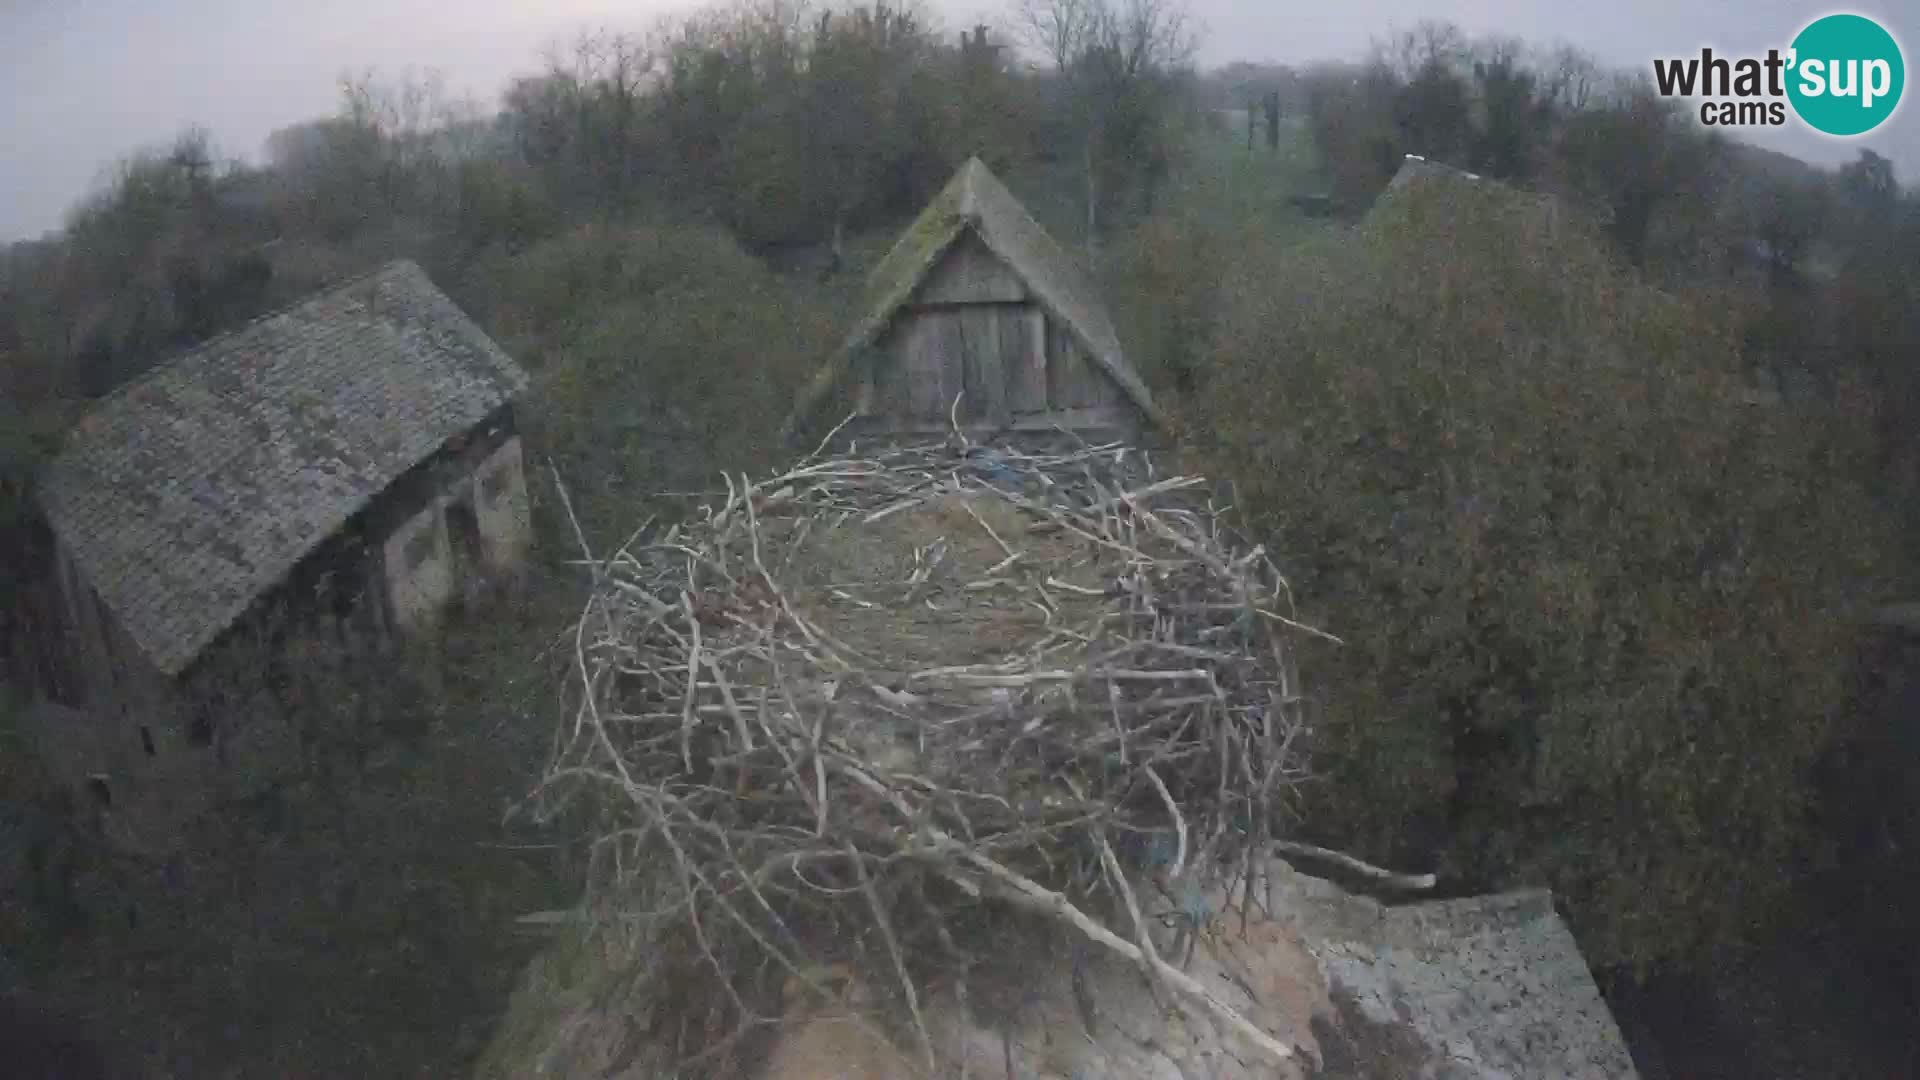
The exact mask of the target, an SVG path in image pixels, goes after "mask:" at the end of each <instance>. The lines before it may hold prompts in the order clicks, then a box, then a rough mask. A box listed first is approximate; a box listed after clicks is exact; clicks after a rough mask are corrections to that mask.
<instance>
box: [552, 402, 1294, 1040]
mask: <svg viewBox="0 0 1920 1080" xmlns="http://www.w3.org/2000/svg"><path fill="white" fill-rule="evenodd" d="M958 406H959V400H958V399H957V398H956V400H955V401H954V403H953V405H952V406H951V407H950V409H949V412H950V415H952V416H957V409H958ZM959 430H960V429H959V426H958V425H957V424H956V425H955V431H956V433H958V432H959ZM723 482H724V485H725V490H724V492H716V493H715V495H716V501H717V502H718V503H719V505H718V506H717V507H714V506H709V507H703V508H701V509H700V510H699V511H698V513H697V514H696V515H694V516H693V517H691V518H690V519H688V520H686V521H682V522H679V523H677V524H674V525H672V526H671V527H668V528H666V529H665V530H664V531H661V530H660V528H659V527H658V526H655V527H654V528H653V529H651V530H642V532H641V533H639V534H636V535H635V536H634V537H631V538H629V540H628V541H627V543H625V544H623V545H622V546H621V547H620V548H618V549H617V550H616V551H615V552H614V553H613V554H612V555H609V556H606V557H604V558H600V559H596V558H595V557H594V555H593V553H592V552H590V551H587V550H586V549H585V547H584V542H583V546H582V553H583V556H584V557H585V560H586V562H587V563H588V564H589V565H590V566H591V567H592V569H593V572H594V577H593V593H592V596H591V597H590V598H589V600H588V602H587V603H586V604H585V605H584V607H583V609H582V612H581V616H580V619H579V621H578V624H577V625H576V627H575V632H574V649H575V657H574V661H575V663H574V670H575V685H574V687H573V698H572V700H571V701H570V702H569V710H568V712H567V715H566V720H565V723H564V724H563V725H562V727H561V730H560V731H559V732H558V733H557V735H556V739H555V741H554V744H553V747H554V749H553V760H552V762H551V763H550V764H549V767H548V770H547V774H546V779H545V782H544V784H543V787H542V790H541V794H542V795H543V796H544V797H546V798H545V799H544V801H545V802H547V803H549V804H551V805H552V806H555V807H560V806H563V805H574V806H578V805H579V804H581V803H582V802H583V801H584V802H585V803H586V804H587V805H589V806H591V807H592V808H593V809H594V810H595V811H596V817H595V826H594V827H595V828H596V829H598V830H599V835H600V836H604V837H607V838H609V841H610V842H609V844H607V845H605V846H606V847H607V849H608V850H609V852H610V857H608V858H605V859H602V860H600V861H599V863H597V864H596V865H597V866H598V870H597V871H596V876H595V877H594V879H593V880H592V882H591V883H590V884H591V888H592V889H593V895H594V897H597V898H598V899H597V901H595V902H593V903H590V904H589V905H588V908H589V909H590V910H595V911H604V910H608V909H609V907H611V908H613V909H617V910H620V911H622V912H623V914H622V918H625V919H629V920H634V919H637V920H640V921H642V922H644V923H646V924H647V926H648V927H649V931H650V933H651V934H652V939H653V940H654V941H655V942H657V943H658V947H657V951H656V956H655V960H656V961H657V963H656V967H655V969H654V970H652V971H650V972H649V975H648V977H651V978H662V979H673V980H675V985H676V988H677V993H676V994H675V995H674V998H675V1001H676V1003H677V1006H676V1007H678V1008H680V1009H682V1010H683V1014H684V1016H685V1017H687V1018H689V1019H688V1026H689V1029H691V1030H698V1031H708V1032H713V1033H715V1034H714V1036H713V1037H714V1038H720V1037H722V1036H723V1035H725V1034H726V1033H737V1032H738V1031H739V1030H741V1028H742V1025H744V1024H747V1023H750V1022H757V1018H758V1017H760V1016H763V1015H766V1014H767V1011H768V1010H771V1009H773V1008H775V1007H777V1001H778V998H779V993H780V992H781V989H782V984H779V983H778V980H779V978H780V977H781V976H782V975H785V976H789V977H798V976H799V975H800V973H804V972H810V971H818V970H822V969H823V968H825V967H828V966H831V965H835V964H841V965H846V964H854V965H858V964H860V963H869V964H872V965H873V968H872V970H870V971H866V972H864V976H865V978H866V984H867V985H883V984H885V983H888V982H891V983H896V984H898V985H899V986H900V987H901V990H902V994H901V995H900V997H901V1001H902V1002H903V1006H904V1013H905V1015H904V1016H898V1017H896V1019H898V1020H899V1021H900V1022H901V1024H902V1025H903V1026H906V1025H910V1026H911V1030H913V1031H914V1032H915V1037H916V1038H917V1039H918V1040H919V1041H920V1044H921V1046H920V1049H921V1052H922V1054H923V1055H927V1056H929V1059H930V1063H931V1055H932V1053H933V1046H932V1040H931V1036H930V1033H929V1030H928V1028H927V1026H926V1022H925V1017H924V1016H923V1015H922V1012H923V1003H924V1002H925V1001H926V1000H927V996H926V995H927V992H928V989H929V987H930V986H931V984H932V983H934V982H935V981H945V982H947V984H949V985H951V981H952V980H951V978H949V976H951V975H953V972H952V971H950V970H948V969H950V968H953V967H956V966H957V967H960V968H961V970H960V971H959V977H960V979H961V980H962V982H963V983H964V978H965V973H964V964H963V963H962V958H963V957H964V956H965V955H976V956H977V955H979V954H980V953H981V952H984V951H989V950H990V949H991V947H992V946H991V943H990V942H980V941H964V942H956V941H955V936H956V934H957V933H958V928H959V927H960V926H962V925H971V926H977V925H979V921H980V919H982V918H985V917H993V918H1013V917H1016V916H1015V915H1014V914H1012V913H1013V912H1015V911H1018V912H1024V913H1026V914H1025V915H1024V916H1019V917H1024V918H1031V917H1032V916H1033V915H1036V914H1038V915H1041V916H1044V917H1045V918H1048V919H1051V920H1056V921H1058V922H1059V923H1061V924H1062V925H1064V926H1067V927H1071V928H1072V929H1073V930H1074V931H1075V932H1076V933H1077V934H1080V935H1083V936H1085V937H1087V938H1088V939H1089V940H1091V941H1093V942H1095V943H1096V944H1099V945H1100V946H1102V947H1104V948H1107V949H1110V950H1113V951H1114V952H1116V953H1117V954H1118V955H1120V956H1122V957H1124V958H1126V959H1128V960H1130V961H1131V962H1133V963H1136V964H1140V965H1142V966H1143V967H1144V968H1145V969H1146V970H1147V971H1149V972H1150V974H1151V975H1152V976H1153V978H1154V979H1156V980H1157V981H1159V982H1161V983H1163V984H1164V985H1166V986H1168V987H1171V988H1172V989H1174V990H1175V991H1177V992H1178V993H1179V994H1180V995H1181V996H1182V997H1184V998H1185V999H1186V1000H1187V1001H1189V1002H1190V1003H1191V1004H1192V1005H1193V1006H1195V1007H1197V1008H1199V1009H1201V1010H1203V1011H1205V1012H1207V1013H1210V1014H1211V1015H1213V1016H1214V1017H1215V1018H1216V1019H1217V1020H1218V1021H1219V1022H1220V1023H1222V1024H1223V1025H1225V1026H1226V1027H1228V1028H1230V1029H1232V1030H1234V1031H1235V1032H1237V1033H1239V1034H1240V1035H1242V1036H1244V1037H1245V1038H1247V1039H1248V1040H1250V1041H1251V1042H1252V1043H1253V1044H1254V1045H1256V1046H1258V1047H1260V1048H1261V1049H1262V1050H1263V1051H1264V1052H1266V1053H1267V1054H1268V1055H1269V1056H1271V1057H1273V1058H1274V1059H1275V1060H1282V1059H1285V1058H1286V1057H1288V1056H1289V1055H1290V1053H1291V1052H1290V1050H1289V1049H1288V1048H1287V1047H1285V1046H1283V1045H1281V1044H1280V1043H1279V1042H1277V1041H1276V1040H1274V1039H1272V1037H1271V1036H1269V1035H1267V1034H1266V1033H1265V1032H1263V1031H1261V1030H1260V1029H1259V1028H1258V1027H1257V1026H1256V1025H1254V1024H1253V1023H1252V1022H1251V1021H1249V1020H1248V1019H1247V1018H1246V1017H1244V1016H1242V1015H1240V1014H1238V1013H1237V1012H1235V1011H1234V1010H1233V1009H1232V1008H1230V1007H1228V1006H1227V1005H1226V1004H1225V1003H1223V1002H1221V1001H1220V1000H1218V999H1217V998H1216V997H1214V996H1212V995H1211V994H1209V993H1208V992H1207V990H1206V989H1205V988H1204V987H1203V986H1201V985H1200V984H1199V983H1197V982H1195V981H1194V980H1193V979H1192V978H1190V977H1189V976H1187V975H1186V974H1185V973H1184V972H1182V971H1180V970H1179V968H1178V967H1177V966H1175V965H1173V964H1170V963H1168V962H1167V961H1166V960H1164V959H1162V958H1161V957H1160V956H1159V955H1158V954H1157V953H1156V952H1155V949H1154V946H1153V943H1152V939H1151V937H1150V936H1149V934H1148V932H1147V929H1148V926H1149V924H1150V923H1151V922H1152V921H1153V920H1154V919H1155V918H1157V917H1159V916H1161V915H1162V914H1163V913H1162V912H1159V911H1149V910H1147V909H1146V908H1145V907H1144V906H1143V902H1152V903H1156V904H1157V903H1160V902H1161V900H1160V898H1159V897H1157V896H1155V895H1153V894H1151V893H1148V892H1136V890H1134V889H1133V888H1132V886H1131V884H1130V882H1129V879H1130V876H1131V875H1136V874H1146V875H1149V877H1157V876H1158V875H1166V876H1167V877H1168V878H1170V879H1173V880H1176V881H1178V882H1180V883H1181V886H1182V888H1189V887H1191V888H1201V889H1209V888H1224V889H1225V894H1226V895H1244V894H1245V893H1246V892H1247V891H1248V890H1244V889H1242V890H1241V891H1240V893H1238V894H1236V893H1234V891H1233V888H1232V886H1233V885H1234V883H1235V882H1236V881H1239V880H1242V879H1243V878H1244V877H1245V875H1246V874H1247V872H1248V871H1247V869H1246V868H1247V867H1248V866H1250V865H1251V860H1252V859H1253V857H1254V855H1255V853H1260V854H1264V853H1267V852H1271V851H1273V850H1274V849H1275V845H1276V844H1280V843H1283V841H1282V838H1281V837H1279V836H1278V835H1276V833H1275V829H1276V828H1277V825H1278V822H1279V821H1280V820H1281V819H1282V818H1283V816H1284V814H1283V810H1284V808H1285V806H1286V805H1287V803H1288V800H1289V799H1291V797H1292V789H1293V787H1294V786H1295V785H1296V784H1298V783H1299V782H1300V781H1301V780H1303V779H1304V778H1305V776H1306V762H1305V760H1304V740H1303V739H1299V738H1297V737H1296V736H1298V735H1299V733H1300V732H1301V731H1302V730H1304V727H1305V725H1304V723H1303V721H1302V718H1301V716H1300V712H1299V710H1300V700H1301V694H1300V690H1299V685H1298V676H1297V674H1296V673H1295V671H1294V668H1293V650H1294V644H1295V641H1296V640H1297V638H1298V636H1299V635H1301V634H1303V633H1304V634H1319V633H1320V632H1319V631H1317V630H1314V629H1313V628H1311V627H1306V626H1303V625H1301V624H1300V623H1299V621H1298V620H1297V619H1296V618H1294V617H1293V615H1292V605H1291V599H1290V595H1289V593H1288V589H1287V584H1286V582H1285V580H1284V579H1283V578H1281V576H1280V574H1279V571H1278V570H1277V569H1276V568H1275V566H1274V563H1273V561H1272V560H1271V559H1270V558H1269V557H1268V556H1267V554H1266V552H1265V551H1264V550H1263V549H1260V548H1257V547H1253V546H1251V545H1242V546H1238V547H1236V546H1235V543H1234V538H1233V534H1232V533H1231V531H1230V530H1228V529H1226V528H1224V527H1223V526H1222V525H1221V523H1220V522H1219V521H1218V519H1217V515H1216V514H1215V513H1214V512H1213V510H1212V509H1211V508H1210V507H1209V506H1206V505H1201V504H1199V503H1197V502H1195V501H1194V500H1193V499H1192V497H1191V496H1190V495H1189V494H1188V493H1189V492H1191V491H1193V490H1195V489H1197V488H1200V487H1201V486H1202V485H1201V482H1200V480H1199V479H1198V478H1195V477H1189V476H1156V475H1155V474H1154V473H1153V472H1152V471H1151V468H1150V466H1148V464H1147V463H1146V461H1145V459H1144V457H1143V456H1142V455H1139V454H1137V453H1134V452H1132V451H1129V450H1128V449H1127V448H1126V447H1123V446H1119V445H1115V444H1107V445H1101V446H1088V445H1086V444H1085V443H1083V442H1078V441H1077V440H1075V441H1074V444H1072V445H1066V446H1064V447H1063V448H1058V449H1049V450H1038V449H1031V448H1029V449H1020V448H1016V447H1013V446H984V445H979V444H971V443H968V442H967V441H966V440H965V439H964V437H962V438H957V439H948V440H946V441H943V442H938V443H930V444H926V445H918V446H908V447H896V448H889V449H886V450H882V451H878V452H869V453H866V454H863V455H850V454H849V455H839V456H834V455H831V454H829V453H828V452H827V446H826V444H824V443H823V444H822V446H821V447H820V448H818V449H816V450H815V452H814V453H812V454H809V455H808V456H807V457H805V458H802V459H800V461H799V462H798V463H796V465H795V466H794V467H793V468H791V469H788V470H785V471H783V472H780V473H778V474H776V475H773V476H769V477H766V478H764V479H760V480H754V479H753V478H751V477H744V476H727V477H725V478H723ZM569 509H570V507H569ZM886 536H896V537H897V536H909V537H911V538H912V539H911V540H910V541H909V540H887V541H884V542H883V541H882V540H881V539H878V538H881V537H886ZM582 539H583V540H584V538H582ZM862 545H865V546H862ZM849 552H853V553H854V554H849ZM823 560H824V561H823ZM929 609H931V610H929ZM949 639H952V640H949ZM583 797H584V799H583ZM556 812H557V811H556ZM1169 836H1171V837H1173V838H1174V840H1173V844H1172V848H1173V850H1172V851H1171V852H1168V851H1164V850H1161V849H1160V847H1159V846H1158V845H1159V844H1160V842H1161V840H1162V839H1164V838H1166V837H1169ZM599 846H600V845H596V848H598V847H599ZM1103 885H1104V886H1106V887H1108V888H1110V889H1111V890H1112V891H1113V892H1114V894H1115V895H1116V896H1118V897H1120V898H1121V900H1122V901H1123V907H1124V915H1123V916H1122V917H1124V918H1125V919H1126V920H1127V921H1128V922H1129V923H1130V924H1131V925H1130V930H1129V932H1128V933H1125V934H1120V933H1115V932H1114V931H1113V930H1111V929H1109V928H1108V927H1107V926H1106V925H1104V924H1103V923H1102V922H1101V921H1100V920H1099V919H1097V918H1096V917H1094V916H1093V915H1092V914H1089V910H1090V909H1089V908H1088V907H1087V906H1086V904H1085V901H1086V900H1087V899H1088V898H1090V897H1091V896H1093V894H1094V893H1095V892H1096V891H1098V890H1099V889H1100V888H1101V887H1102V886H1103ZM628 897H645V898H647V899H646V900H645V901H644V903H641V904H640V905H638V909H637V910H636V908H635V906H634V905H633V904H632V903H630V902H629V901H628V900H626V899H624V898H628ZM1239 902H1244V900H1242V901H1239ZM1129 937H1132V938H1133V939H1134V940H1128V938H1129ZM861 940H867V941H873V940H878V941H879V942H881V943H882V946H883V947H882V948H880V949H878V950H865V951H863V950H859V949H856V948H855V947H854V945H853V943H855V942H858V941H861ZM869 954H871V955H869ZM876 956H877V957H878V960H877V961H876V960H875V957H876Z"/></svg>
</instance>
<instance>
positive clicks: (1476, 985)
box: [1273, 872, 1637, 1080]
mask: <svg viewBox="0 0 1920 1080" xmlns="http://www.w3.org/2000/svg"><path fill="white" fill-rule="evenodd" d="M1273 888H1274V895H1273V903H1274V906H1275V908H1276V910H1284V911H1286V912H1287V913H1288V914H1289V915H1290V916H1291V917H1292V919H1293V921H1294V925H1295V926H1296V928H1297V929H1298V931H1299V933H1300V936H1301V938H1302V940H1304V941H1305V942H1306V944H1307V947H1308V948H1309V949H1311V950H1312V952H1313V954H1314V956H1315V957H1316V958H1317V959H1318V960H1319V961H1320V966H1321V969H1322V971H1323V972H1324V973H1325V975H1326V977H1327V980H1328V982H1329V984H1330V985H1331V986H1332V987H1333V988H1334V989H1336V990H1338V991H1341V992H1343V993H1345V994H1348V995H1351V997H1352V999H1353V1001H1354V1004H1355V1005H1356V1006H1357V1007H1358V1008H1359V1009H1360V1011H1361V1013H1362V1014H1364V1015H1365V1016H1366V1017H1367V1018H1368V1019H1370V1020H1372V1021H1374V1022H1375V1023H1378V1024H1405V1025H1406V1026H1407V1027H1408V1028H1409V1029H1410V1030H1411V1032H1412V1034H1413V1035H1414V1036H1415V1037H1416V1038H1417V1040H1418V1041H1419V1042H1420V1043H1422V1044H1423V1045H1424V1046H1425V1047H1426V1048H1427V1049H1428V1051H1429V1053H1430V1055H1431V1057H1432V1058H1433V1060H1434V1061H1436V1062H1445V1063H1446V1065H1445V1068H1446V1069H1447V1070H1448V1071H1445V1072H1442V1073H1437V1074H1434V1075H1445V1076H1458V1077H1461V1078H1463V1080H1480V1078H1485V1080H1496V1078H1508V1077H1530V1076H1539V1077H1561V1076H1578V1077H1596V1078H1609V1080H1632V1078H1633V1077H1635V1076H1636V1075H1637V1074H1636V1072H1635V1070H1634V1066H1633V1058H1632V1056H1631V1055H1630V1054H1629V1053H1628V1051H1627V1045H1626V1040H1625V1039H1624V1038H1622V1037H1621V1034H1620V1028H1619V1026H1618V1025H1617V1024H1616V1023H1615V1022H1614V1019H1613V1013H1612V1011H1611V1010H1610V1009H1608V1008H1607V1003H1606V999H1605V998H1603V997H1602V996H1601V994H1600V988H1599V986H1598V985H1597V984H1596V983H1595V982H1594V979H1593V975H1592V973H1591V972H1590V971H1589V970H1588V968H1587V962H1586V958H1585V957H1584V956H1582V955H1581V953H1580V946H1579V944H1578V943H1577V942H1575V941H1574V937H1573V934H1572V932H1571V931H1569V930H1568V929H1567V925H1566V923H1564V922H1562V921H1561V919H1560V916H1559V915H1558V914H1556V913H1555V912H1554V907H1553V897H1552V894H1551V893H1548V892H1547V891H1545V890H1541V889H1526V890H1518V891H1514V892H1506V893H1495V894H1491V895H1486V896H1474V897H1466V898H1462V899H1456V900H1434V901H1427V902H1424V903H1415V904H1405V905H1396V906H1387V905H1383V904H1380V903H1378V902H1377V901H1374V900H1372V899H1369V898H1367V897H1364V896H1356V895H1353V894H1350V893H1347V892H1345V891H1343V890H1341V889H1340V888H1338V887H1337V886H1335V885H1332V884H1331V883H1329V882H1326V881H1323V880H1321V879H1319V878H1314V877H1309V876H1307V875H1305V874H1298V873H1292V872H1285V873H1281V874H1277V875H1276V876H1275V878H1274V886H1273ZM1408 1074H1409V1075H1413V1071H1412V1070H1409V1072H1408ZM1419 1075H1429V1074H1428V1073H1425V1072H1422V1073H1420V1074H1419Z"/></svg>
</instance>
